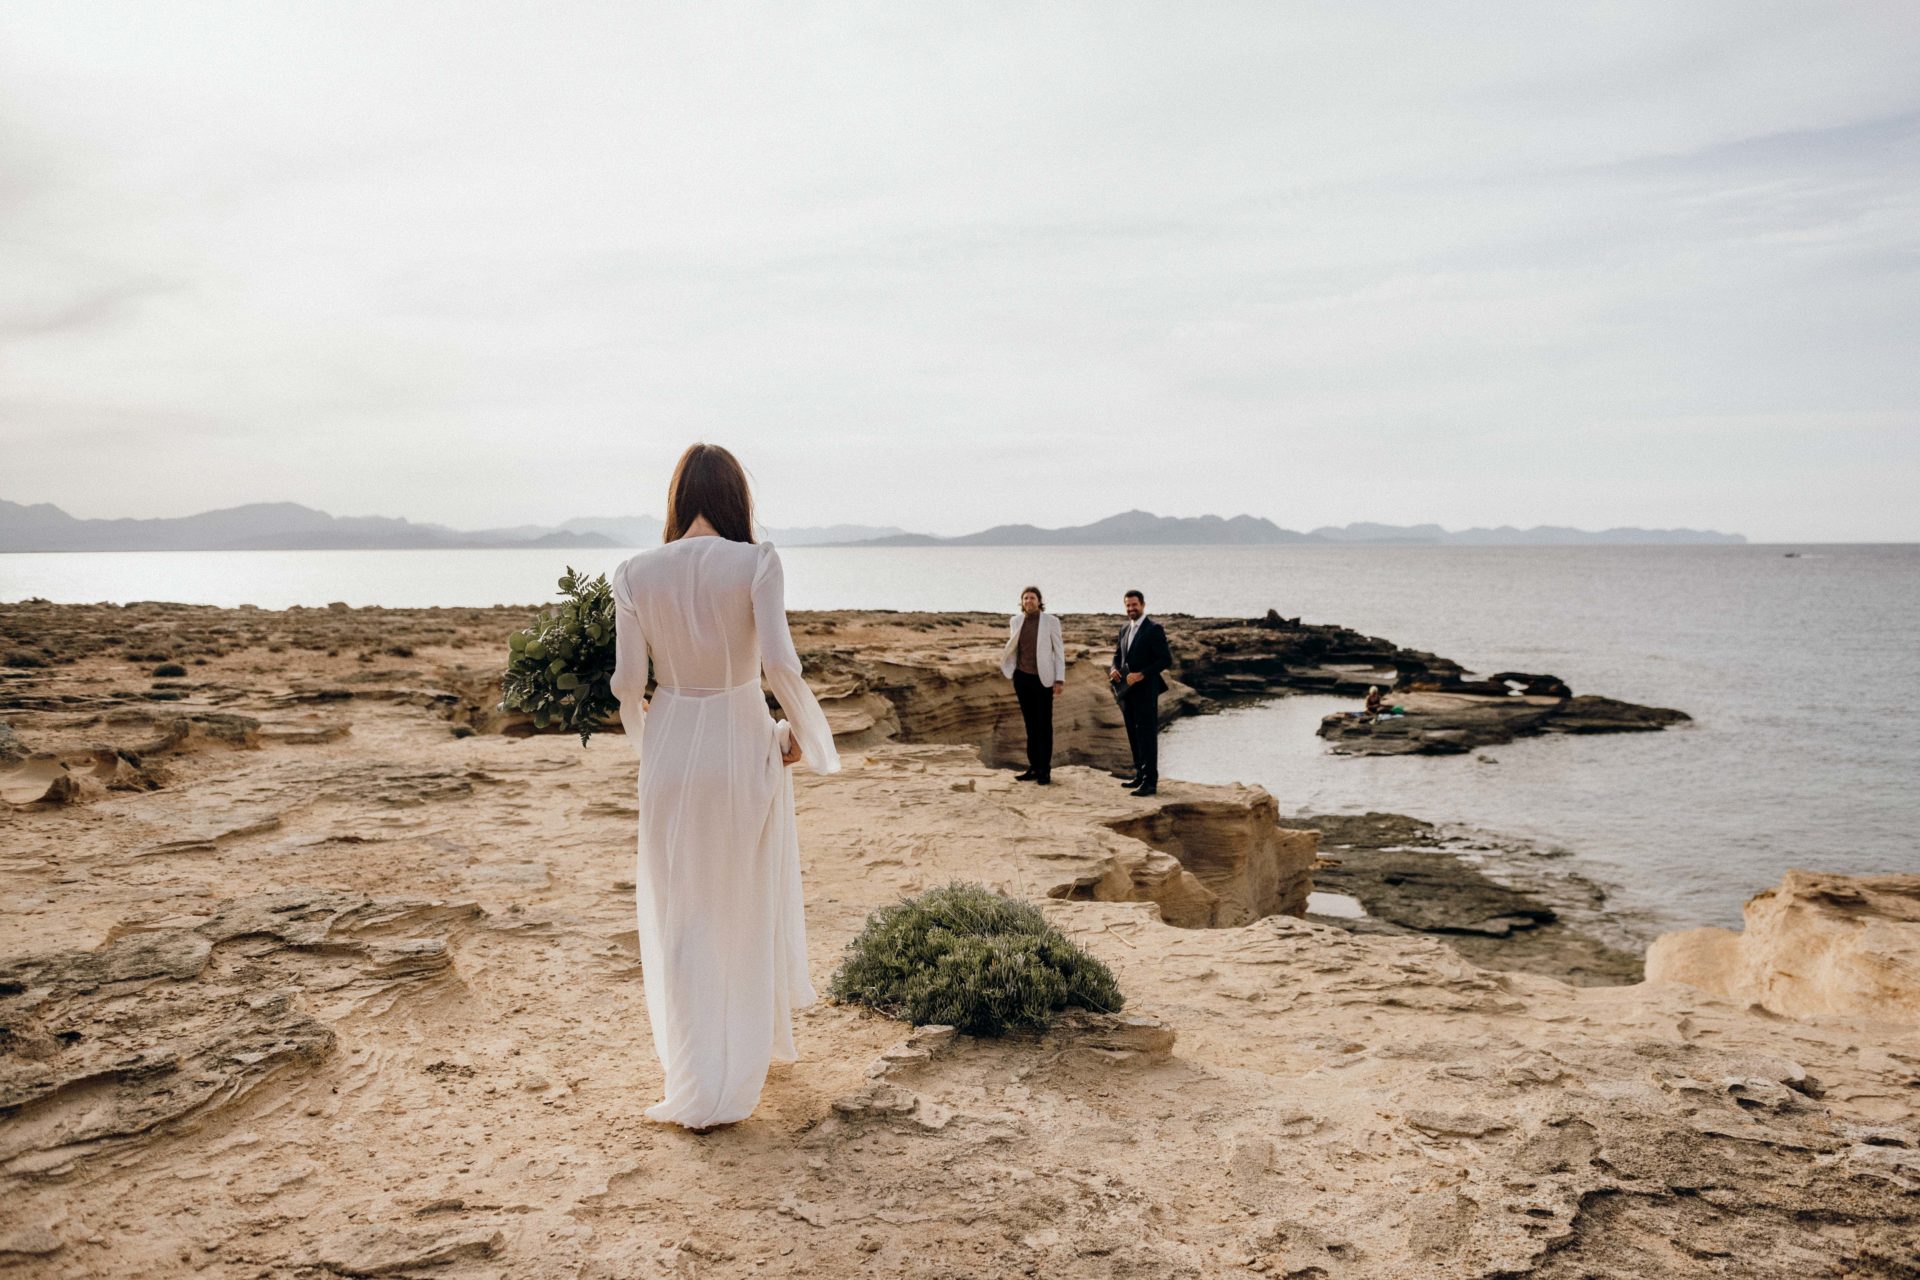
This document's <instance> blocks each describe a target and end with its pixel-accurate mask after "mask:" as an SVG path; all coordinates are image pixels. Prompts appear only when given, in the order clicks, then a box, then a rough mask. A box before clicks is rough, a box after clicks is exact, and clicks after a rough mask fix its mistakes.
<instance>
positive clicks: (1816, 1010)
mask: <svg viewBox="0 0 1920 1280" xmlns="http://www.w3.org/2000/svg"><path fill="white" fill-rule="evenodd" d="M1742 915H1743V917H1744V920H1745V927H1744V928H1743V929H1742V930H1741V931H1740V932H1738V933H1736V932H1734V931H1733V930H1730V929H1718V928H1705V929H1688V930H1685V931H1683V932H1680V933H1669V934H1667V935H1665V936H1664V937H1662V938H1659V939H1657V940H1656V941H1655V942H1654V944H1653V945H1652V946H1651V947H1650V948H1648V950H1647V977H1648V979H1649V980H1650V981H1655V982H1684V983H1687V984H1689V985H1691V986H1695V987H1699V988H1701V989H1702V990H1705V991H1710V992H1712V993H1714V994H1715V995H1718V996H1724V997H1725V998H1727V999H1729V1000H1733V1001H1736V1002H1739V1003H1742V1004H1752V1005H1756V1006H1758V1007H1760V1008H1762V1009H1766V1010H1768V1011H1769V1012H1772V1013H1776V1014H1780V1015H1782V1016H1784V1017H1790V1018H1806V1017H1825V1016H1842V1017H1862V1018H1875V1019H1885V1020H1887V1021H1891V1022H1904V1023H1909V1024H1920V875H1892V876H1839V875H1833V874H1831V873H1827V872H1818V871H1789V872H1788V873H1787V874H1786V877H1785V878H1784V879H1783V880H1781V882H1780V883H1779V884H1778V885H1777V886H1775V887H1774V888H1771V889H1766V890H1763V891H1762V892H1760V893H1757V894H1755V895H1754V896H1753V897H1752V898H1750V899H1749V900H1748V901H1747V905H1746V908H1745V909H1744V911H1743V912H1742Z"/></svg>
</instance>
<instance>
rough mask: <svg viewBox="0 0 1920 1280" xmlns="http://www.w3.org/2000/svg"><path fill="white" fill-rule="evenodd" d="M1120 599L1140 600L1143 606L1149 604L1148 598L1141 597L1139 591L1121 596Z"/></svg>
mask: <svg viewBox="0 0 1920 1280" xmlns="http://www.w3.org/2000/svg"><path fill="white" fill-rule="evenodd" d="M1120 598H1121V599H1122V600H1138V601H1139V602H1140V603H1141V604H1145V603H1146V602H1147V598H1146V597H1145V596H1143V595H1141V594H1140V593H1139V592H1138V591H1129V592H1127V594H1125V595H1123V596H1121V597H1120Z"/></svg>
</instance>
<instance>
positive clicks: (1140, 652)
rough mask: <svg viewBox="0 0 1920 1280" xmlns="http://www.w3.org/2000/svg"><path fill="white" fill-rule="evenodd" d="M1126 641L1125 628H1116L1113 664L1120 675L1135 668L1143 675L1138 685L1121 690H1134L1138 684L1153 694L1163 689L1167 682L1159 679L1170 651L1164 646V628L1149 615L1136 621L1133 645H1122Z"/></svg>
mask: <svg viewBox="0 0 1920 1280" xmlns="http://www.w3.org/2000/svg"><path fill="white" fill-rule="evenodd" d="M1132 625H1133V624H1132V623H1128V624H1127V626H1132ZM1126 642H1127V627H1122V628H1120V634H1119V635H1117V636H1115V637H1114V638H1113V665H1114V667H1115V668H1116V669H1118V670H1119V672H1120V673H1121V674H1122V675H1125V674H1127V673H1128V672H1132V671H1138V672H1140V673H1141V674H1142V675H1144V676H1145V677H1146V679H1144V680H1142V681H1141V682H1140V684H1138V685H1135V686H1133V687H1132V688H1131V689H1124V690H1121V692H1125V693H1133V692H1137V691H1138V690H1139V689H1140V688H1141V687H1142V686H1145V687H1146V688H1147V689H1149V690H1150V691H1151V692H1152V693H1153V696H1154V697H1156V698H1157V697H1159V696H1160V695H1161V694H1163V693H1165V692H1166V691H1167V682H1166V681H1165V680H1164V679H1162V678H1161V674H1160V673H1161V672H1163V671H1165V670H1166V669H1167V668H1168V667H1171V666H1172V665H1173V650H1171V649H1169V648H1168V647H1167V629H1166V628H1165V627H1163V626H1161V625H1160V624H1159V623H1157V622H1155V621H1154V620H1153V619H1152V618H1148V619H1146V620H1145V621H1144V622H1142V623H1141V624H1140V629H1139V630H1138V631H1136V632H1134V635H1133V644H1132V645H1131V646H1130V647H1126V648H1123V647H1122V646H1125V645H1126Z"/></svg>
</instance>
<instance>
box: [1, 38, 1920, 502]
mask: <svg viewBox="0 0 1920 1280" xmlns="http://www.w3.org/2000/svg"><path fill="white" fill-rule="evenodd" d="M1915 14H1916V11H1915V10H1913V9H1912V8H1911V7H1910V6H1906V5H1850V6H1845V7H1835V6H1817V5H1811V4H1808V5H1777V4H1774V5H1755V4H1746V3H1739V4H1735V3H1725V4H1701V5H1689V6H1669V5H1658V4H1647V5H1627V6H1609V7H1608V8H1606V9H1605V10H1604V11H1592V12H1587V11H1570V10H1566V9H1565V8H1564V7H1559V8H1555V7H1545V8H1543V7H1539V6H1513V7H1509V8H1506V9H1505V10H1504V11H1500V12H1495V11H1492V10H1489V9H1488V8H1486V7H1485V6H1435V5H1425V4H1423V5H1411V4H1409V5H1403V6H1372V7H1368V8H1366V9H1364V10H1363V9H1361V8H1359V7H1355V6H1277V5H1270V4H1238V5H1232V4H1223V5H1209V6H1178V7H1171V8H1169V7H1166V6H1149V5H1139V6H1114V5H1098V6H1074V5H1053V6H1014V5H1005V6H997V7H995V6H964V7H944V6H942V7H936V6H911V7H909V6H882V5H867V6H848V5H838V6H817V7H806V6H801V7H796V6H790V5H779V6H771V5H770V6H762V7H753V8H747V7H726V8H724V9H723V8H719V7H705V6H703V7H698V8H690V7H673V8H668V7H635V6H627V5H609V6H588V5H573V6H563V7H553V6H533V5H472V4H461V5H450V4H449V5H431V4H415V5H408V6H384V5H382V6H356V5H341V4H325V5H322V4H300V5H276V6H259V5H245V4H222V5H199V6H196V5H178V4H176V5H169V6H166V7H164V8H160V7H155V6H148V5H132V4H128V5H115V4H104V3H93V4H88V5H84V6H74V5H68V4H61V3H48V4H22V3H15V4H13V5H10V6H9V10H8V14H7V18H6V22H7V28H8V29H7V39H6V40H4V41H0V86H4V87H0V280H4V281H6V283H7V287H6V288H4V289H0V431H4V433H5V436H6V440H7V446H6V457H7V460H8V461H7V468H6V471H7V479H6V481H5V483H4V485H0V496H5V497H8V498H12V499H14V500H20V501H54V502H58V503H60V504H62V505H63V506H66V507H68V508H69V509H70V510H73V511H74V512H75V513H77V514H85V515H118V514H137V515H149V514H182V513H185V512H188V511H192V510H198V509H202V508H205V507H209V506H215V505H220V504H223V503H229V502H238V501H246V500H255V499H277V498H289V499H295V500H300V501H306V502H310V503H313V504H315V505H318V506H323V507H326V508H328V509H330V510H335V511H339V512H342V513H361V512H385V513H392V514H406V515H410V516H414V517H416V518H420V519H432V520H441V521H445V522H448V523H455V524H466V525H481V524H502V523H512V522H518V521H522V520H551V519H558V518H561V517H564V516H568V515H572V514H576V513H578V512H582V511H589V510H591V511H615V510H655V509H657V508H658V507H659V505H660V503H659V499H658V496H657V494H658V491H659V490H660V489H661V488H662V487H663V486H664V475H665V468H666V467H667V466H668V465H669V464H670V462H671V460H672V457H673V456H674V454H676V453H677V452H678V450H679V448H680V447H681V446H683V445H684V444H685V443H686V442H687V441H689V440H691V439H694V438H707V439H716V440H720V441H722V442H725V443H728V444H730V445H732V446H734V447H735V448H736V449H737V451H739V452H740V453H741V454H742V455H743V456H744V457H745V458H746V460H747V461H748V462H749V463H750V465H751V466H752V468H753V470H754V471H755V473H756V475H757V477H758V479H759V483H760V485H761V491H762V501H763V506H764V507H765V508H766V509H767V512H768V514H769V518H770V519H774V520H775V522H776V523H825V522H829V521H837V520H870V521H873V522H886V523H899V524H905V525H909V526H913V527H922V528H929V529H933V530H936V531H961V530H964V529H968V528H973V527H978V526H980V525H984V524H988V523H994V522H998V521H1001V520H1008V519H1031V520H1034V521H1036V522H1039V523H1064V522H1069V521H1075V520H1080V519H1090V518H1095V517H1098V516H1101V515H1105V514H1108V513H1110V512H1111V511H1113V510H1115V509H1118V508H1120V507H1123V506H1134V505H1140V506H1147V507H1150V508H1153V509H1156V510H1165V511H1168V512H1170V513H1181V514H1190V513H1196V512H1201V511H1218V512H1221V513H1223V514H1231V513H1234V512H1238V511H1243V510H1245V511H1253V512H1256V513H1259V514H1264V515H1269V516H1272V517H1273V518H1275V519H1277V520H1279V521H1281V522H1282V523H1286V524H1291V525H1293V526H1295V527H1309V526H1312V525H1315V524H1320V523H1341V522H1344V521H1346V520H1349V519H1363V518H1373V519H1383V520H1392V521H1396V522H1415V521H1421V520H1429V519H1431V520H1438V521H1440V522H1442V523H1447V524H1453V525H1460V524H1469V523H1506V522H1511V523H1519V524H1530V523H1536V522H1553V523H1576V524H1585V525H1596V526H1598V525H1610V524H1619V523H1646V524H1661V525H1670V524H1695V525H1704V526H1716V527H1721V528H1735V529H1740V530H1743V531H1745V532H1747V533H1749V534H1751V535H1754V536H1758V537H1775V538H1806V537H1828V538H1920V517H1916V516H1914V515H1913V510H1914V509H1915V507H1914V504H1913V503H1912V502H1911V493H1912V492H1913V490H1914V487H1915V484H1916V481H1920V444H1917V443H1916V440H1917V439H1920V375H1916V373H1915V371H1914V367H1915V364H1916V362H1914V361H1913V360H1912V358H1911V349H1912V346H1913V337H1914V334H1915V333H1916V332H1917V331H1920V324H1917V323H1916V322H1917V321H1920V290H1916V289H1915V287H1914V285H1915V271H1916V265H1917V264H1920V235H1916V232H1915V231H1914V228H1915V227H1916V226H1920V216H1916V215H1920V88H1916V85H1915V82H1914V79H1913V77H1912V75H1911V68H1912V67H1913V66H1914V65H1916V54H1920V18H1917V17H1916V16H1915ZM1681 459H1685V460H1686V464H1687V467H1686V473H1685V474H1679V475H1672V476H1663V475H1661V472H1662V471H1663V470H1664V469H1665V468H1666V467H1667V466H1669V465H1670V464H1671V463H1673V462H1676V461H1678V460H1681ZM1783 492H1794V493H1798V494H1800V495H1801V500H1800V501H1797V502H1793V503H1783V502H1782V501H1781V495H1782V493H1783Z"/></svg>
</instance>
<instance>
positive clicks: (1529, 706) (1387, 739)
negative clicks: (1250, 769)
mask: <svg viewBox="0 0 1920 1280" xmlns="http://www.w3.org/2000/svg"><path fill="white" fill-rule="evenodd" d="M1535 679H1537V680H1542V681H1545V680H1552V678H1551V677H1535ZM1553 683H1554V684H1558V683H1559V682H1558V681H1557V680H1553ZM1562 687H1564V686H1562ZM1390 702H1391V703H1392V704H1393V705H1395V706H1398V707H1401V708H1403V709H1404V712H1405V714H1401V715H1378V716H1370V715H1364V714H1361V713H1359V712H1336V713H1334V714H1333V715H1329V716H1327V717H1326V718H1325V719H1323V720H1321V722H1320V729H1319V734H1320V736H1321V737H1323V738H1325V739H1327V741H1328V742H1329V743H1330V744H1332V746H1333V749H1334V750H1335V751H1337V752H1340V753H1342V754H1345V755H1368V756H1402V755H1427V756H1453V755H1464V754H1466V753H1467V752H1469V751H1473V750H1476V749H1477V748H1480V747H1493V746H1499V745H1500V744H1502V743H1507V742H1512V741H1513V740H1514V739H1516V738H1528V737H1533V736H1536V735H1538V734H1546V733H1644V732H1648V731H1651V730H1655V729H1664V728H1667V727H1668V726H1670V725H1676V724H1683V723H1685V722H1686V721H1687V720H1689V719H1691V717H1690V716H1688V715H1687V713H1686V712H1684V711H1675V710H1673V709H1671V708H1668V707H1643V706H1638V705H1636V704H1634V703H1631V702H1621V701H1619V700H1618V699H1614V698H1601V697H1596V696H1593V695H1591V694H1582V695H1578V696H1575V695H1572V694H1566V695H1552V694H1525V693H1518V692H1512V693H1498V694H1494V693H1460V692H1452V691H1447V692H1439V691H1428V690H1416V691H1412V692H1395V693H1394V694H1393V695H1392V697H1391V699H1390Z"/></svg>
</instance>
